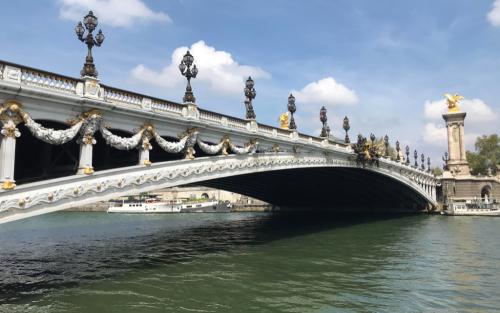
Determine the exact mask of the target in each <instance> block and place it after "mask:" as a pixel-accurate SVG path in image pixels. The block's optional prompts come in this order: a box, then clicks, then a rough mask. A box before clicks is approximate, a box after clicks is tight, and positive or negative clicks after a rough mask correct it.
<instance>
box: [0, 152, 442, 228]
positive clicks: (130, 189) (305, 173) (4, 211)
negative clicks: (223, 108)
mask: <svg viewBox="0 0 500 313" xmlns="http://www.w3.org/2000/svg"><path fill="white" fill-rule="evenodd" d="M285 171H288V172H286V174H287V176H288V175H289V174H293V175H295V176H294V177H295V178H294V179H295V181H294V179H290V178H287V179H286V181H285V179H283V177H280V176H279V175H280V172H281V174H283V173H285ZM269 173H270V174H271V175H269ZM313 174H314V175H316V176H314V175H313ZM244 175H250V176H244ZM273 175H277V176H273ZM332 175H334V176H332ZM325 176H326V178H328V177H336V179H335V180H334V182H335V184H334V185H332V186H329V185H328V183H329V180H328V179H325ZM231 177H237V178H236V180H235V178H231ZM270 177H272V179H270ZM320 178H321V179H320ZM237 179H243V180H245V179H246V182H247V183H246V184H241V181H240V182H239V183H240V184H239V185H241V186H245V185H246V186H247V187H246V189H245V190H243V189H242V190H240V191H243V193H246V194H249V195H257V197H260V198H262V199H263V200H268V201H270V202H271V203H272V202H276V203H278V204H282V205H290V204H293V202H295V201H299V200H300V198H299V197H295V198H292V199H290V202H286V201H285V202H282V201H280V200H279V198H283V197H282V195H279V197H277V196H276V197H273V189H272V188H281V189H276V190H277V191H281V192H286V193H288V194H290V193H291V192H294V193H295V191H296V190H293V189H291V190H289V189H286V188H287V187H286V186H293V184H294V183H295V184H296V186H307V185H309V188H307V189H304V190H306V191H307V192H308V194H307V195H305V196H304V197H302V199H305V200H306V202H307V201H310V199H315V198H314V197H315V195H316V197H318V199H319V200H321V201H326V200H328V199H329V198H328V196H329V195H330V194H331V191H332V190H334V191H335V189H336V188H338V190H339V191H338V194H339V196H338V197H337V200H339V199H340V200H339V201H340V202H342V203H343V204H350V203H351V204H352V202H353V201H354V202H356V201H358V202H359V203H360V204H363V205H370V204H373V203H380V201H382V200H383V201H386V200H387V199H389V198H391V197H392V199H394V197H396V198H398V199H399V200H401V203H403V204H404V205H408V206H409V207H411V209H412V210H419V209H425V207H426V205H435V201H434V199H433V198H432V197H431V196H430V195H429V194H428V193H426V192H425V190H424V188H422V187H421V186H420V185H419V184H418V183H417V181H416V179H414V178H412V177H411V176H404V175H401V174H400V173H398V172H397V171H393V170H392V165H391V164H385V163H381V165H380V167H377V166H370V167H366V168H362V167H359V166H357V165H356V163H355V162H354V161H350V160H349V159H345V160H341V159H334V158H331V157H330V156H328V155H325V154H300V153H295V154H294V153H262V154H253V155H228V156H214V157H202V158H197V159H195V160H178V161H169V162H161V163H156V164H152V165H151V166H142V165H136V166H130V167H124V168H118V169H110V170H104V171H99V172H95V173H94V174H92V175H74V176H70V177H63V178H58V179H53V180H48V181H44V182H37V183H30V184H25V185H21V186H18V188H16V189H14V190H9V191H5V192H4V194H3V195H4V196H3V198H2V200H1V201H0V223H1V222H6V221H11V220H16V219H20V218H25V217H29V216H33V215H39V214H44V213H49V212H53V211H58V210H62V209H66V208H69V207H74V206H78V205H86V204H90V203H93V202H96V201H102V200H108V199H112V198H115V197H118V196H125V195H130V194H138V193H141V192H147V191H152V190H156V189H159V188H165V187H173V186H179V185H186V184H205V185H210V184H212V185H213V184H215V185H219V186H222V187H225V188H224V189H229V190H231V189H233V190H234V188H235V187H234V186H237V185H238V181H237ZM248 179H253V183H249V180H248ZM262 179H265V181H264V183H263V184H262V185H261V186H259V181H263V180H262ZM298 179H301V180H302V183H300V182H299V181H298ZM279 181H281V182H282V183H281V184H278V183H276V182H279ZM363 181H365V184H364V185H360V183H362V182H363ZM313 182H316V186H321V187H322V189H321V190H319V191H322V193H316V194H314V193H312V191H318V190H315V189H314V184H313ZM228 183H230V184H232V186H233V187H231V186H229V185H228ZM224 184H225V185H224ZM384 184H390V188H381V186H383V185H384ZM223 185H224V186H223ZM252 186H253V187H252ZM346 186H347V187H346ZM353 186H359V187H358V188H361V189H360V192H357V193H355V192H352V190H351V191H349V189H348V188H351V189H352V188H354V187H353ZM329 187H330V188H329ZM252 188H253V189H252ZM288 188H290V187H288ZM235 191H236V190H235ZM344 193H347V194H348V197H343V198H342V194H344ZM295 194H298V193H295ZM318 195H319V196H318ZM325 196H326V198H325ZM284 199H287V198H286V197H284ZM343 199H347V200H348V201H344V200H343ZM372 199H373V200H372ZM319 200H318V201H313V203H314V202H316V203H314V204H318V203H320V202H321V201H319ZM333 201H335V198H333V200H332V202H333ZM383 201H382V202H383ZM393 201H394V200H393ZM305 204H307V203H305ZM383 204H387V202H384V203H383ZM373 207H375V206H373Z"/></svg>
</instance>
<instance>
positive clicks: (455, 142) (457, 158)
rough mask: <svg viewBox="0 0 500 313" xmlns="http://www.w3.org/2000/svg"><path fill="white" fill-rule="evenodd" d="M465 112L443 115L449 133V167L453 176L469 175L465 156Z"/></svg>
mask: <svg viewBox="0 0 500 313" xmlns="http://www.w3.org/2000/svg"><path fill="white" fill-rule="evenodd" d="M465 116H466V113H465V112H448V113H446V114H443V119H444V120H445V122H446V129H447V133H448V154H449V161H447V164H446V165H447V167H448V169H449V172H451V173H452V175H453V176H456V175H469V174H470V169H469V164H468V163H467V158H466V155H465V140H464V120H465Z"/></svg>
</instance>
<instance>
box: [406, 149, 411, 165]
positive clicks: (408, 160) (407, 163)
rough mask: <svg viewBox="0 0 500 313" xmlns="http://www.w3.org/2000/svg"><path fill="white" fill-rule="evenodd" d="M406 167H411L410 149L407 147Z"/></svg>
mask: <svg viewBox="0 0 500 313" xmlns="http://www.w3.org/2000/svg"><path fill="white" fill-rule="evenodd" d="M405 153H406V165H410V147H409V146H406V151H405Z"/></svg>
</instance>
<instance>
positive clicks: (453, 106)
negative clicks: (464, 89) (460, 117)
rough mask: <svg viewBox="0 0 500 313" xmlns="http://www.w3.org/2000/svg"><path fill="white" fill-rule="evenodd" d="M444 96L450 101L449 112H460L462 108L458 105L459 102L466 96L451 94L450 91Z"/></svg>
mask: <svg viewBox="0 0 500 313" xmlns="http://www.w3.org/2000/svg"><path fill="white" fill-rule="evenodd" d="M444 96H445V97H446V100H447V101H448V112H450V113H453V112H460V108H459V107H458V102H459V101H460V100H462V99H463V98H464V97H462V96H461V95H458V94H454V95H450V94H448V93H445V94H444Z"/></svg>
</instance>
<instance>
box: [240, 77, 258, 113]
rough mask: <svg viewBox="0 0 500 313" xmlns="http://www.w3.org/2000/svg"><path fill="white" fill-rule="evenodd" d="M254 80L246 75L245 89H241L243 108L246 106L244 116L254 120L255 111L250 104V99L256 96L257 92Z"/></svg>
mask: <svg viewBox="0 0 500 313" xmlns="http://www.w3.org/2000/svg"><path fill="white" fill-rule="evenodd" d="M253 86H254V82H253V80H252V77H250V76H248V79H247V81H246V83H245V89H244V90H243V91H244V92H245V97H246V100H245V108H246V111H247V113H246V118H247V120H255V118H256V116H255V112H254V110H253V105H252V100H253V99H255V96H257V92H256V91H255V88H254V87H253Z"/></svg>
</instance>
